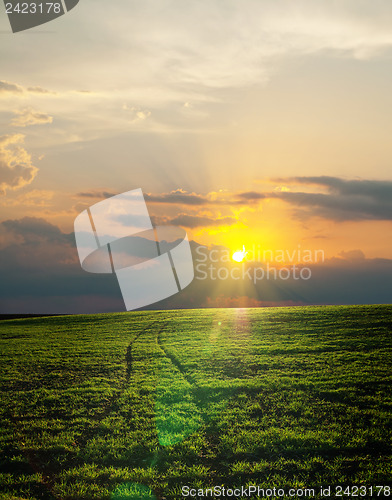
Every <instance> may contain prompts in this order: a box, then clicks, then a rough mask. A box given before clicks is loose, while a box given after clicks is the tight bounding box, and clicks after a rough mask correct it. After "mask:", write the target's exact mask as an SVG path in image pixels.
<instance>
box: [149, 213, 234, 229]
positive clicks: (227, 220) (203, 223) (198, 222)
mask: <svg viewBox="0 0 392 500" xmlns="http://www.w3.org/2000/svg"><path fill="white" fill-rule="evenodd" d="M152 219H153V222H154V223H156V222H159V221H160V223H162V222H163V223H164V224H171V225H173V226H183V227H188V228H190V229H194V228H195V227H207V226H232V225H233V224H236V222H238V221H237V220H236V219H234V218H233V217H221V218H216V219H214V218H212V217H203V216H198V215H188V214H180V215H178V216H177V217H174V218H172V219H169V218H164V219H161V220H160V219H159V218H157V217H155V218H152Z"/></svg>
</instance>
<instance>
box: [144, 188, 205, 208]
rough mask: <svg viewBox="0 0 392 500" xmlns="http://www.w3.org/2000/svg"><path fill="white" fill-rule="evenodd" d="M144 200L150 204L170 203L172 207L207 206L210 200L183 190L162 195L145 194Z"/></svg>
mask: <svg viewBox="0 0 392 500" xmlns="http://www.w3.org/2000/svg"><path fill="white" fill-rule="evenodd" d="M144 198H145V200H146V201H147V202H150V203H168V204H172V205H207V204H208V203H209V200H208V198H206V197H204V196H201V195H200V194H196V193H188V192H187V191H183V190H182V189H177V190H175V191H171V192H170V193H162V194H156V195H153V194H145V195H144Z"/></svg>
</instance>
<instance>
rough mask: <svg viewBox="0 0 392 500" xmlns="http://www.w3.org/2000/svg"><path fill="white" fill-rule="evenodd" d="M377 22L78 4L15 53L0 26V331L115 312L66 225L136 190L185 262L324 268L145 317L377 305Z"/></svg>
mask: <svg viewBox="0 0 392 500" xmlns="http://www.w3.org/2000/svg"><path fill="white" fill-rule="evenodd" d="M391 22H392V5H391V4H390V2H389V1H388V0H375V1H373V2H368V1H363V0H344V1H337V0H328V1H327V0H320V1H318V2H314V0H312V1H311V0H294V1H293V0H276V1H273V2H271V1H265V0H243V1H241V2H237V1H232V0H225V2H222V1H218V0H208V1H206V0H205V1H203V0H197V1H194V0H187V1H186V2H184V1H180V0H154V1H152V0H143V2H141V1H135V0H126V1H125V0H117V1H116V2H106V1H103V0H94V1H92V0H80V2H79V4H78V5H77V6H76V7H75V8H74V9H73V10H72V11H70V12H69V13H67V14H66V15H64V16H62V17H59V18H58V19H56V20H54V21H52V22H50V23H48V24H45V25H42V26H39V27H36V28H32V29H30V30H27V31H25V32H21V33H15V34H13V33H12V32H11V29H10V25H9V21H8V19H7V16H6V14H5V9H4V8H2V7H1V9H0V38H1V43H0V61H1V72H0V259H1V260H0V269H1V273H2V278H1V283H0V301H1V303H0V312H1V313H16V312H21V313H23V312H29V313H32V312H94V311H101V310H102V311H109V310H118V309H120V310H121V308H123V307H124V306H123V304H122V302H121V295H120V294H119V291H118V287H117V284H116V282H115V280H114V281H113V279H112V278H113V277H108V276H97V275H90V274H88V273H86V272H84V271H83V270H82V269H81V268H80V264H79V261H78V255H77V251H76V247H75V241H74V237H73V223H74V220H75V218H76V216H77V215H78V214H79V213H80V212H82V211H83V210H84V209H86V208H87V207H89V206H91V205H92V204H94V203H97V202H99V201H102V200H104V199H106V198H108V197H110V196H112V195H115V194H119V193H122V192H125V191H129V190H132V189H137V188H141V189H142V190H143V192H144V194H145V200H146V203H147V206H148V210H149V213H150V215H151V217H152V220H153V222H154V223H155V224H159V225H162V224H164V225H166V224H171V225H175V226H181V227H183V228H184V229H186V231H187V233H188V237H189V239H190V240H191V241H192V242H196V243H197V244H199V245H205V246H207V247H208V248H214V247H216V246H220V247H224V248H227V249H228V250H229V251H232V252H234V251H236V250H239V249H242V248H243V246H245V248H246V249H251V248H253V247H255V246H256V247H257V248H262V249H266V250H271V251H273V252H277V251H278V250H281V251H286V250H287V251H289V252H290V251H293V250H294V249H298V248H299V247H300V248H301V249H308V250H309V251H313V252H315V251H317V250H320V251H322V252H324V260H323V262H314V263H313V264H314V276H313V277H312V279H311V280H309V281H308V282H307V283H304V282H302V281H301V283H288V282H281V283H279V284H278V285H279V287H278V288H279V291H276V290H275V292H273V293H272V292H271V290H269V289H268V290H267V288H268V287H266V286H264V283H263V284H261V283H258V284H257V286H253V288H252V289H250V288H249V287H248V286H245V285H244V284H243V283H242V285H244V286H242V287H239V286H235V285H236V284H235V283H234V284H231V285H229V284H228V283H220V284H219V286H215V285H216V283H215V284H214V283H212V282H211V280H207V281H206V282H205V283H204V282H201V280H200V281H199V282H197V280H195V282H194V283H193V284H192V285H190V287H189V289H188V291H184V292H183V293H180V294H178V296H176V297H175V299H172V301H171V302H170V301H167V302H165V303H162V304H161V306H162V307H188V306H191V305H193V306H197V307H207V306H214V305H215V306H222V305H223V306H224V305H227V306H233V305H234V306H236V305H237V306H241V305H245V306H252V305H254V306H258V305H290V304H293V305H303V304H312V303H317V304H326V303H328V304H331V303H380V302H383V303H389V302H391V300H392V292H391V290H392V286H391V285H392V280H391V262H392V237H391V234H392V233H391V231H392V222H391V221H392V170H391V164H392V146H391V141H390V129H391V127H390V125H391V123H390V122H391V118H390V117H391V116H392V113H391V111H392V94H391V92H390V89H391V86H392V32H391V30H390V26H391ZM193 248H196V246H195V247H193ZM280 265H283V263H280ZM232 285H233V286H232ZM237 285H238V284H237ZM262 285H263V286H262ZM116 287H117V288H116ZM97 289H99V290H100V291H99V293H98V294H97Z"/></svg>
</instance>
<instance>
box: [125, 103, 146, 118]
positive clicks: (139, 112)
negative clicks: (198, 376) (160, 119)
mask: <svg viewBox="0 0 392 500" xmlns="http://www.w3.org/2000/svg"><path fill="white" fill-rule="evenodd" d="M122 109H123V110H124V111H126V112H127V113H128V116H129V120H130V122H131V123H135V122H138V121H143V120H146V119H147V118H149V117H150V116H151V111H149V110H147V109H142V108H139V107H138V106H128V104H124V105H123V108H122Z"/></svg>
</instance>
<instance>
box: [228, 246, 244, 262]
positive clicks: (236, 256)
mask: <svg viewBox="0 0 392 500" xmlns="http://www.w3.org/2000/svg"><path fill="white" fill-rule="evenodd" d="M247 253H248V252H246V251H245V245H243V246H242V250H237V251H236V252H234V253H233V255H232V256H231V258H232V259H233V260H235V261H236V262H242V261H243V260H244V259H245V257H246V255H247Z"/></svg>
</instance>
